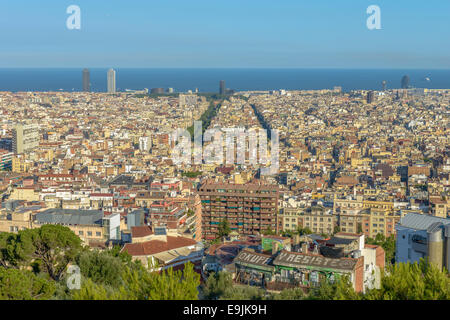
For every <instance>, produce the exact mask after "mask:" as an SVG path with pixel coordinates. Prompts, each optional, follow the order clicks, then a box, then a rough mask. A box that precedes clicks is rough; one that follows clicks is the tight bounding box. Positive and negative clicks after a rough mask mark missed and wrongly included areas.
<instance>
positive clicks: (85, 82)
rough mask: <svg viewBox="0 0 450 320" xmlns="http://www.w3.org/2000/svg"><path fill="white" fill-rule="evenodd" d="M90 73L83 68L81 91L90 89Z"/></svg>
mask: <svg viewBox="0 0 450 320" xmlns="http://www.w3.org/2000/svg"><path fill="white" fill-rule="evenodd" d="M90 78H91V77H90V73H89V70H88V69H83V91H84V92H90V91H91V83H90V81H91V80H90Z"/></svg>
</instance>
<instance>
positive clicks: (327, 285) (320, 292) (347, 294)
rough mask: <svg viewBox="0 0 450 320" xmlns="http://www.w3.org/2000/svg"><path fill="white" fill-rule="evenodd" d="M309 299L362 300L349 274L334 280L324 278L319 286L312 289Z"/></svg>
mask: <svg viewBox="0 0 450 320" xmlns="http://www.w3.org/2000/svg"><path fill="white" fill-rule="evenodd" d="M308 299H311V300H360V299H361V295H360V294H358V293H356V292H355V290H354V289H353V285H352V283H351V282H350V279H349V277H348V276H343V277H341V278H339V279H337V280H336V281H334V282H331V281H329V280H328V279H327V280H324V281H322V282H321V283H320V286H319V287H318V288H315V289H312V290H311V291H310V293H309V296H308Z"/></svg>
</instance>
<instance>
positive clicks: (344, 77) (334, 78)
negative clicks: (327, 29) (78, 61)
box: [0, 67, 450, 92]
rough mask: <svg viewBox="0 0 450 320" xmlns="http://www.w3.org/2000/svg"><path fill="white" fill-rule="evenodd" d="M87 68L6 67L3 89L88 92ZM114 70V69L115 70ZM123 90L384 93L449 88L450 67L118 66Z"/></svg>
mask: <svg viewBox="0 0 450 320" xmlns="http://www.w3.org/2000/svg"><path fill="white" fill-rule="evenodd" d="M84 68H85V67H80V68H76V67H69V68H58V67H47V68H45V67H33V68H27V67H21V68H13V67H10V68H0V91H11V92H30V91H31V92H33V91H35V92H49V91H64V92H72V91H73V92H77V91H81V90H82V77H81V71H82V70H83V69H84ZM113 68H114V67H113ZM87 69H89V70H90V79H91V81H90V82H91V91H92V92H105V91H106V71H107V70H108V69H110V68H103V67H98V68H90V67H87ZM114 69H115V70H116V82H117V91H125V90H127V89H128V90H143V89H144V88H147V89H151V88H164V89H167V88H173V89H174V91H175V92H187V91H188V90H192V91H194V90H195V89H197V88H198V89H199V92H218V90H219V81H220V80H225V81H226V87H227V88H229V89H234V90H236V91H267V90H279V89H285V90H320V89H332V88H333V87H335V86H340V87H342V89H343V90H344V91H351V90H381V89H382V81H386V83H387V89H398V88H400V87H401V78H402V77H403V76H404V75H408V76H409V77H410V85H411V86H412V87H415V88H428V89H449V88H450V69H433V68H429V69H426V68H414V69H403V68H270V67H267V68H238V67H236V68H220V67H218V68H188V67H185V68H179V67H177V68H170V67H168V68H163V67H155V68H133V67H126V68H114Z"/></svg>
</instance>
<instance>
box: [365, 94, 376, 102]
mask: <svg viewBox="0 0 450 320" xmlns="http://www.w3.org/2000/svg"><path fill="white" fill-rule="evenodd" d="M374 101H375V92H373V91H369V92H368V93H367V103H372V102H374Z"/></svg>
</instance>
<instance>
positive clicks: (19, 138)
mask: <svg viewBox="0 0 450 320" xmlns="http://www.w3.org/2000/svg"><path fill="white" fill-rule="evenodd" d="M39 140H40V138H39V126H38V125H36V124H28V125H23V124H18V125H17V126H16V127H15V128H14V130H13V151H14V153H15V154H22V153H26V152H28V151H31V150H33V149H35V148H37V147H38V146H39Z"/></svg>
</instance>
